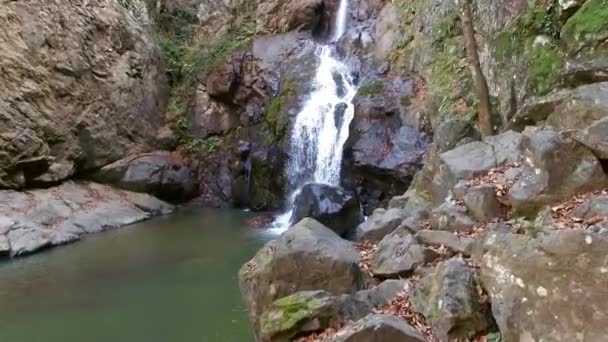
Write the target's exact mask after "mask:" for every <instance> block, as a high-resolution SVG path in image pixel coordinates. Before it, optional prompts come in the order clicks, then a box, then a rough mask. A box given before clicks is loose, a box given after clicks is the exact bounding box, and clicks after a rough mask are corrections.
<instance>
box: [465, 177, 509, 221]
mask: <svg viewBox="0 0 608 342" xmlns="http://www.w3.org/2000/svg"><path fill="white" fill-rule="evenodd" d="M464 204H465V205H466V207H467V209H468V211H469V212H470V213H471V215H472V216H473V217H474V218H475V219H476V220H477V221H479V222H488V221H491V220H492V219H494V218H497V217H500V216H501V215H502V214H503V213H504V211H505V210H504V209H503V207H502V205H501V204H500V202H499V201H498V197H497V196H496V189H494V186H493V185H489V184H482V185H478V186H474V187H472V188H470V189H469V190H468V192H467V194H466V196H465V197H464Z"/></svg>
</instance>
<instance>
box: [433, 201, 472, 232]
mask: <svg viewBox="0 0 608 342" xmlns="http://www.w3.org/2000/svg"><path fill="white" fill-rule="evenodd" d="M429 224H430V225H431V227H432V228H433V229H434V230H445V231H449V232H459V231H463V230H467V229H470V228H473V227H475V226H476V225H477V222H476V221H475V220H474V219H473V218H471V217H470V216H469V215H468V214H467V209H466V208H463V207H461V206H459V205H456V204H455V203H452V202H445V203H443V204H442V205H440V206H439V207H437V208H435V209H433V210H432V211H431V216H430V218H429Z"/></svg>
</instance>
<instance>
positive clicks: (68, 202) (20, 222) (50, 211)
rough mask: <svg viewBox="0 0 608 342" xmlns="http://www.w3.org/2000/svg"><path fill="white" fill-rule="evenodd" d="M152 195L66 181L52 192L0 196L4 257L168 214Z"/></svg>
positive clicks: (0, 241)
mask: <svg viewBox="0 0 608 342" xmlns="http://www.w3.org/2000/svg"><path fill="white" fill-rule="evenodd" d="M172 210H173V206H171V205H169V204H167V203H165V202H163V201H161V200H158V199H156V198H154V197H152V196H149V195H146V194H140V193H132V192H128V191H122V190H117V189H113V188H111V187H108V186H105V185H100V184H95V183H74V182H66V183H63V184H62V185H61V186H58V187H54V188H50V189H39V190H32V191H27V192H16V191H11V190H3V191H0V254H8V253H10V255H11V256H21V255H25V254H31V253H34V252H37V251H39V250H41V249H44V248H48V247H54V246H58V245H63V244H67V243H70V242H74V241H76V240H78V239H79V238H80V236H82V235H84V234H90V233H98V232H101V231H105V230H110V229H115V228H119V227H122V226H125V225H128V224H132V223H136V222H139V221H142V220H145V219H147V218H149V217H151V216H153V215H162V214H167V213H170V212H171V211H172Z"/></svg>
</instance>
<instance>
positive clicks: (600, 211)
mask: <svg viewBox="0 0 608 342" xmlns="http://www.w3.org/2000/svg"><path fill="white" fill-rule="evenodd" d="M574 215H576V217H579V218H582V219H585V220H588V219H596V218H602V217H604V218H608V195H596V196H591V197H590V198H588V199H587V200H586V201H585V202H583V203H582V204H580V205H579V206H578V207H576V208H575V209H574Z"/></svg>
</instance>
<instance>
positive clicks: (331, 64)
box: [269, 0, 357, 234]
mask: <svg viewBox="0 0 608 342" xmlns="http://www.w3.org/2000/svg"><path fill="white" fill-rule="evenodd" d="M347 15H348V0H341V2H340V8H339V9H338V14H337V18H336V27H335V29H334V34H333V37H332V42H335V41H337V40H339V39H340V37H342V35H344V32H345V31H346V21H347ZM332 50H333V49H332V46H331V45H321V46H319V47H317V50H316V52H315V53H316V55H317V58H319V61H320V63H319V66H318V68H317V72H316V75H315V78H314V81H313V91H312V92H311V94H310V96H309V98H308V100H307V101H306V102H305V104H304V107H303V108H302V110H301V111H300V112H299V113H298V115H297V117H296V121H295V124H294V126H293V129H292V133H291V137H290V153H289V155H290V160H289V162H288V165H287V170H286V172H287V178H288V180H289V181H288V186H289V191H290V195H289V196H288V199H287V207H288V208H290V209H289V210H288V211H287V212H285V213H283V214H282V215H280V216H279V217H277V219H276V220H275V222H274V223H273V225H272V227H271V228H270V229H269V232H271V233H276V234H280V233H282V232H284V231H285V230H287V228H289V220H290V218H291V214H292V206H293V202H294V200H295V197H296V196H297V194H298V193H299V191H300V189H301V188H302V186H304V185H305V184H307V183H323V184H328V185H334V186H337V185H340V171H341V166H342V153H343V148H344V144H345V143H346V140H347V139H348V134H349V130H348V129H349V126H350V122H351V121H352V119H353V116H354V106H353V105H352V100H353V98H354V97H355V94H356V92H357V88H356V86H355V84H354V80H353V78H352V76H351V72H350V68H349V67H348V65H346V64H344V63H342V62H341V61H339V60H338V59H336V58H335V57H334V56H333V55H332V52H333V51H332Z"/></svg>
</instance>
